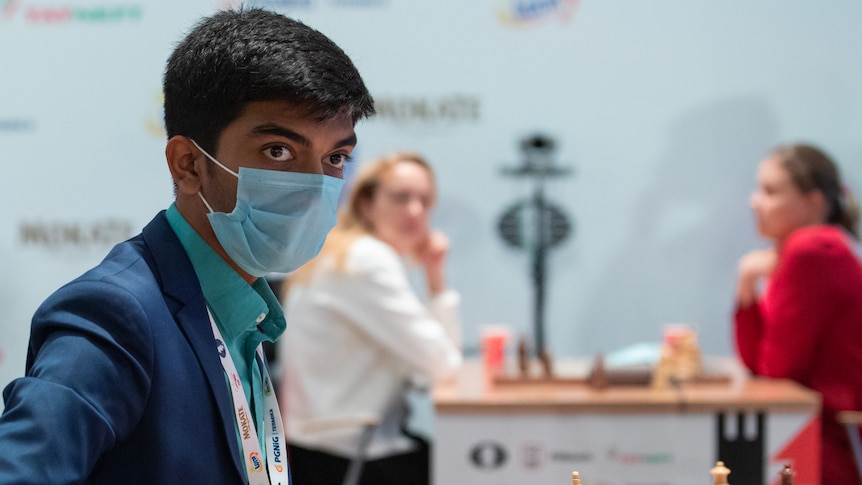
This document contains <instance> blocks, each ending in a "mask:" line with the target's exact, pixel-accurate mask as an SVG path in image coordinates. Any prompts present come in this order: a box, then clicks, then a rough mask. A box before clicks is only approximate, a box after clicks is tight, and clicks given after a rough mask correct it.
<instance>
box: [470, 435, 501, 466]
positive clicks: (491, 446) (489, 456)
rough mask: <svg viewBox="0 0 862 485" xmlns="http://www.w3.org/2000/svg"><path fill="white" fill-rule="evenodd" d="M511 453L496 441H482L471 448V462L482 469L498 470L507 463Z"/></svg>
mask: <svg viewBox="0 0 862 485" xmlns="http://www.w3.org/2000/svg"><path fill="white" fill-rule="evenodd" d="M508 456H509V453H507V452H506V449H505V448H504V447H503V445H501V444H500V443H497V442H496V441H481V442H479V443H477V444H476V445H475V446H473V448H472V449H471V450H470V463H472V464H473V466H475V467H476V468H480V469H482V470H496V469H497V468H500V467H502V466H503V465H505V464H506V460H507V459H508Z"/></svg>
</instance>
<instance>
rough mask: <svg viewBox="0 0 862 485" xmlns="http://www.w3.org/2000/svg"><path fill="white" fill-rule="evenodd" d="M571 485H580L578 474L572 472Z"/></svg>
mask: <svg viewBox="0 0 862 485" xmlns="http://www.w3.org/2000/svg"><path fill="white" fill-rule="evenodd" d="M572 485H581V477H580V475H579V474H578V472H572Z"/></svg>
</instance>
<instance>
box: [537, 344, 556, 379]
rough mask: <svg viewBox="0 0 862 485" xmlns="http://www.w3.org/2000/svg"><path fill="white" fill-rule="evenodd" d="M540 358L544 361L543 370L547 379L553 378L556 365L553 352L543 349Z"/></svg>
mask: <svg viewBox="0 0 862 485" xmlns="http://www.w3.org/2000/svg"><path fill="white" fill-rule="evenodd" d="M539 360H540V361H541V362H542V372H543V373H544V375H545V379H553V378H554V366H553V362H552V359H551V353H550V352H548V351H547V350H543V351H542V355H540V356H539Z"/></svg>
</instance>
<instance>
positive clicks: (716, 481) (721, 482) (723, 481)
mask: <svg viewBox="0 0 862 485" xmlns="http://www.w3.org/2000/svg"><path fill="white" fill-rule="evenodd" d="M709 473H710V474H711V475H712V480H713V481H712V484H713V485H730V484H729V483H728V482H727V476H728V475H730V469H728V468H727V467H726V466H724V462H723V461H717V462H715V466H714V467H713V468H712V470H710V471H709Z"/></svg>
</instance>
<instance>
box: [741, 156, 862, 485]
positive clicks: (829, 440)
mask: <svg viewBox="0 0 862 485" xmlns="http://www.w3.org/2000/svg"><path fill="white" fill-rule="evenodd" d="M757 178H758V189H757V191H756V192H755V193H754V194H753V195H752V198H751V206H752V208H753V209H754V213H755V216H756V218H757V224H758V230H759V232H760V234H761V235H762V236H764V237H765V238H767V239H769V240H770V241H771V242H772V244H771V246H770V247H769V248H767V249H759V250H755V251H752V252H750V253H748V254H747V255H745V256H744V257H743V258H742V259H741V260H740V262H739V279H738V285H737V310H736V315H735V317H736V345H737V349H738V351H739V355H740V357H741V358H742V361H743V362H744V363H745V365H746V366H747V367H748V368H749V369H750V370H751V371H752V372H753V373H755V374H758V375H762V376H768V377H776V378H789V379H793V380H795V381H796V382H799V383H800V384H802V385H804V386H806V387H808V388H810V389H813V390H815V391H817V392H819V393H821V394H822V396H823V413H822V439H823V448H822V465H821V483H822V484H823V485H852V484H859V483H860V480H859V472H858V471H857V469H856V464H855V461H854V459H853V455H852V452H851V449H850V443H849V440H848V438H847V435H846V432H845V431H844V428H843V427H842V426H841V425H840V424H839V423H838V422H837V421H836V419H835V414H836V412H837V411H842V410H862V264H860V260H859V258H858V256H857V255H856V253H855V241H854V239H858V233H857V230H858V227H857V223H858V215H859V211H858V206H857V205H856V202H855V200H853V198H852V197H851V196H850V194H849V192H848V191H847V190H846V189H845V188H844V187H843V185H842V183H841V180H840V176H839V173H838V169H837V168H836V166H835V164H834V163H833V162H832V161H831V160H830V159H829V157H827V156H826V155H825V154H824V153H822V152H821V151H820V150H818V149H816V148H814V147H811V146H807V145H787V146H782V147H779V148H777V149H776V150H775V151H773V152H772V154H771V155H770V156H769V157H767V158H766V160H764V161H763V162H762V163H761V164H760V168H759V170H758V175H757Z"/></svg>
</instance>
